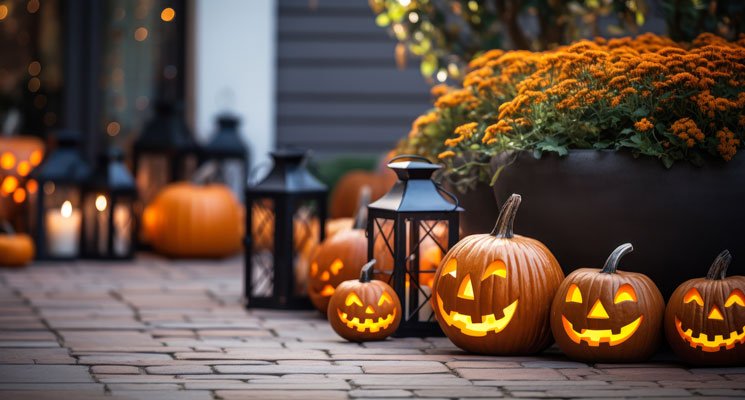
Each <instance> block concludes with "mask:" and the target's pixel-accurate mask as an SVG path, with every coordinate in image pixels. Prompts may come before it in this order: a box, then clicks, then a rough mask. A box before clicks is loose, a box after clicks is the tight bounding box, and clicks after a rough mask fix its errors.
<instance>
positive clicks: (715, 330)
mask: <svg viewBox="0 0 745 400" xmlns="http://www.w3.org/2000/svg"><path fill="white" fill-rule="evenodd" d="M731 261H732V256H731V255H730V254H729V251H727V250H725V251H723V252H722V253H721V254H719V256H718V257H717V258H716V260H714V263H713V264H712V265H711V268H709V273H708V274H707V275H706V278H697V279H691V280H688V281H686V282H684V283H683V284H682V285H680V286H678V288H677V289H676V290H675V292H673V295H672V296H671V297H670V301H669V302H668V303H667V310H666V312H665V333H666V335H667V340H668V342H669V343H670V347H672V348H673V350H674V351H675V354H677V355H678V357H680V358H682V359H683V360H685V361H686V362H688V363H691V364H700V365H736V364H740V365H742V364H745V276H730V277H727V276H726V274H727V267H728V266H729V264H730V262H731Z"/></svg>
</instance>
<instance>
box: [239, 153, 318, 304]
mask: <svg viewBox="0 0 745 400" xmlns="http://www.w3.org/2000/svg"><path fill="white" fill-rule="evenodd" d="M271 156H272V159H273V161H274V167H273V168H272V170H271V171H270V172H269V175H267V177H266V178H264V179H263V180H262V181H261V182H259V183H258V184H256V185H255V186H252V187H249V188H248V189H246V232H247V235H246V243H245V245H246V270H245V279H246V283H245V295H246V299H247V307H264V308H286V309H302V308H309V307H310V302H309V300H308V296H307V289H306V282H303V279H302V278H301V277H302V276H304V273H305V271H307V270H308V263H309V262H310V260H309V257H310V253H311V250H312V249H313V248H314V247H315V246H316V245H317V244H318V243H320V242H321V241H322V240H323V239H324V232H325V229H326V228H325V226H326V223H325V221H326V197H327V195H328V189H327V188H326V186H325V185H324V184H323V183H321V182H319V181H318V180H317V179H316V178H315V177H314V176H313V175H312V174H311V173H310V172H309V171H308V170H307V169H306V168H305V163H304V160H305V153H304V152H302V151H297V150H279V151H276V152H273V153H271Z"/></svg>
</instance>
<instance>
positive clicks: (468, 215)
mask: <svg viewBox="0 0 745 400" xmlns="http://www.w3.org/2000/svg"><path fill="white" fill-rule="evenodd" d="M445 187H446V188H447V190H448V191H450V192H452V193H454V194H455V195H456V197H458V203H459V204H460V206H461V207H463V209H464V210H465V211H463V212H462V213H460V237H466V236H468V235H473V234H477V233H489V232H491V230H492V228H494V224H495V223H496V222H497V217H498V216H499V207H497V203H496V201H495V200H494V190H493V189H492V188H491V187H490V186H489V185H488V184H486V183H479V184H477V185H476V187H475V188H473V189H471V190H469V191H467V192H466V193H461V192H459V191H458V190H457V189H456V188H455V187H453V186H452V185H450V184H447V183H446V184H445Z"/></svg>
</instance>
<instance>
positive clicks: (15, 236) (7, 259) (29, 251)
mask: <svg viewBox="0 0 745 400" xmlns="http://www.w3.org/2000/svg"><path fill="white" fill-rule="evenodd" d="M33 259H34V241H33V240H31V237H30V236H29V235H26V234H21V233H15V232H14V231H13V228H12V227H11V226H10V224H9V223H8V222H3V223H2V224H0V267H22V266H25V265H26V264H28V263H29V262H31V260H33Z"/></svg>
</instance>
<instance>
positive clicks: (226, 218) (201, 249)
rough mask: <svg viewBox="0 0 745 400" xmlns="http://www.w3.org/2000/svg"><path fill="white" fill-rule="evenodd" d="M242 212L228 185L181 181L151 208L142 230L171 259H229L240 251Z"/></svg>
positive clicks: (167, 188) (151, 205)
mask: <svg viewBox="0 0 745 400" xmlns="http://www.w3.org/2000/svg"><path fill="white" fill-rule="evenodd" d="M242 215H243V211H242V207H241V205H240V203H238V200H237V199H236V198H235V196H234V195H233V193H232V192H231V191H230V188H228V187H227V186H225V185H221V184H211V185H205V186H198V185H194V184H192V183H186V182H178V183H174V184H170V185H168V186H166V187H165V188H163V190H162V191H161V192H160V193H158V195H157V196H156V197H155V199H154V200H153V202H152V203H151V204H150V205H148V207H147V210H146V212H145V218H144V220H143V225H144V226H143V228H144V229H145V231H146V236H147V238H148V240H149V241H150V243H151V244H152V246H153V248H154V249H155V250H156V251H158V252H159V253H162V254H165V255H167V256H171V257H226V256H230V255H233V254H235V253H237V252H238V251H240V250H241V248H242V245H243V243H242V239H243V219H242Z"/></svg>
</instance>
